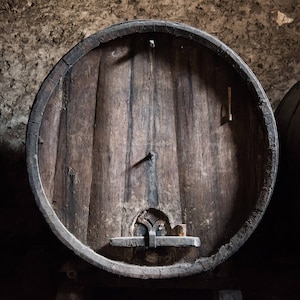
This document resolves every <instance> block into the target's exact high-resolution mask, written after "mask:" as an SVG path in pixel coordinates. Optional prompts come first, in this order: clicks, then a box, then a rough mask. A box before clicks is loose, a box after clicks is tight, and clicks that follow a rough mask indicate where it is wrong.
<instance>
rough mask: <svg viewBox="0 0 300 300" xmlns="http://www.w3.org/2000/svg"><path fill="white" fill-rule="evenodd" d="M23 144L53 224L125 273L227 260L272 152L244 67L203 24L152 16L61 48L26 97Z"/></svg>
mask: <svg viewBox="0 0 300 300" xmlns="http://www.w3.org/2000/svg"><path fill="white" fill-rule="evenodd" d="M26 146H27V163H28V173H29V179H30V183H31V187H32V190H33V193H34V196H35V198H36V201H37V203H38V205H39V207H40V209H41V211H42V213H43V214H44V216H45V219H46V220H47V221H48V223H49V224H50V226H51V228H52V230H53V231H54V233H55V234H56V235H57V236H58V237H59V238H60V239H61V240H62V242H63V243H65V244H66V245H67V246H68V247H70V248H71V249H72V250H74V252H75V253H77V254H78V255H79V256H80V257H82V258H83V259H85V260H86V261H88V262H90V263H92V264H93V265H96V266H98V267H100V268H102V269H105V270H107V271H110V272H113V273H116V274H120V275H124V276H129V277H137V278H167V277H175V276H185V275H190V274H195V273H200V272H202V271H205V270H210V269H212V268H214V267H215V266H216V265H218V264H220V263H221V262H223V261H224V260H226V259H227V258H228V257H230V256H231V255H232V254H233V253H234V252H235V251H237V250H238V249H239V247H240V246H241V245H242V244H243V243H244V242H245V241H246V240H247V239H248V237H249V236H250V235H251V233H252V232H253V231H254V229H255V228H256V226H257V224H258V223H259V221H260V219H261V218H262V216H263V213H264V211H265V209H266V207H267V204H268V202H269V199H270V197H271V194H272V191H273V186H274V182H275V178H276V172H277V162H278V149H277V146H278V142H277V131H276V125H275V121H274V116H273V113H272V110H271V107H270V104H269V102H268V99H267V97H266V95H265V93H264V91H263V89H262V87H261V85H260V83H259V82H258V80H257V79H256V77H255V76H254V74H253V73H252V72H251V70H250V69H249V68H248V67H247V65H246V64H245V63H244V62H243V61H242V60H241V59H240V58H239V57H238V56H237V55H236V54H235V53H234V52H233V51H232V50H231V49H229V48H228V47H227V46H226V45H224V44H223V43H222V42H220V41H219V40H217V39H215V38H214V37H212V36H211V35H208V34H207V33H205V32H202V31H200V30H197V29H195V28H192V27H189V26H186V25H182V24H177V23H171V22H164V21H153V20H148V21H144V20H143V21H140V20H138V21H132V22H127V23H122V24H118V25H115V26H112V27H110V28H108V29H105V30H103V31H100V32H98V33H96V34H94V35H92V36H90V37H89V38H87V39H85V40H84V41H83V42H81V43H79V44H78V45H77V46H76V47H74V48H73V49H72V50H71V51H70V52H69V53H67V54H66V55H65V56H64V57H63V58H62V59H61V60H60V61H59V62H58V64H57V65H56V66H55V67H54V69H53V70H52V72H51V73H50V74H49V76H48V77H47V78H46V79H45V81H44V83H43V84H42V86H41V88H40V91H39V93H38V95H37V97H36V100H35V103H34V106H33V108H32V111H31V115H30V120H29V124H28V131H27V145H26Z"/></svg>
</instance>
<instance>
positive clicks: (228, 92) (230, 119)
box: [227, 86, 233, 122]
mask: <svg viewBox="0 0 300 300" xmlns="http://www.w3.org/2000/svg"><path fill="white" fill-rule="evenodd" d="M227 96H228V97H227V99H228V122H232V119H233V118H232V110H231V87H230V86H229V87H228V89H227Z"/></svg>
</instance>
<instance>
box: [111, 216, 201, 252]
mask: <svg viewBox="0 0 300 300" xmlns="http://www.w3.org/2000/svg"><path fill="white" fill-rule="evenodd" d="M137 223H139V224H142V225H144V226H145V228H146V229H147V234H146V235H145V236H133V237H116V238H111V239H110V245H112V246H115V247H146V248H156V247H200V244H201V243H200V239H199V238H198V237H193V236H185V235H182V234H184V233H185V228H184V227H185V224H182V225H178V226H176V227H177V229H178V228H179V229H180V230H177V233H179V234H180V235H179V236H175V235H164V226H165V221H164V220H161V219H158V220H155V221H154V222H153V223H151V221H150V220H148V219H146V218H145V214H142V215H140V216H139V217H138V218H137Z"/></svg>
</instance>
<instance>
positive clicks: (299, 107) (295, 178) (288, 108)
mask: <svg viewBox="0 0 300 300" xmlns="http://www.w3.org/2000/svg"><path fill="white" fill-rule="evenodd" d="M275 117H276V122H277V125H278V126H277V127H278V133H279V141H280V153H281V156H280V157H281V161H282V163H281V166H280V169H282V172H284V177H285V178H287V177H288V181H289V182H290V188H293V187H294V189H295V191H298V192H297V194H298V195H297V197H299V195H300V189H299V180H300V155H299V153H300V81H298V82H297V83H295V84H294V85H293V86H292V87H291V89H290V90H289V91H288V93H287V94H286V95H285V96H284V98H283V99H282V101H281V102H280V104H279V106H278V108H277V109H276V112H275ZM295 191H294V192H295Z"/></svg>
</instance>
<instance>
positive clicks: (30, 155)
mask: <svg viewBox="0 0 300 300" xmlns="http://www.w3.org/2000/svg"><path fill="white" fill-rule="evenodd" d="M146 32H164V33H168V34H172V35H175V36H180V37H184V38H188V39H191V40H193V41H195V42H196V43H199V44H201V45H203V46H206V47H208V48H209V49H211V50H212V51H214V52H215V53H217V54H218V55H220V56H222V57H223V58H224V59H225V60H226V61H227V62H229V63H231V64H232V66H233V68H235V69H236V70H237V72H238V73H239V74H240V75H241V76H242V78H243V79H244V80H245V81H246V82H247V83H248V85H249V87H250V88H251V89H252V90H253V92H254V94H255V95H256V96H257V99H258V106H259V109H260V111H261V112H262V118H263V121H264V123H265V127H266V133H267V138H268V143H269V145H268V152H269V153H268V154H269V156H268V161H267V167H266V174H265V176H264V179H265V182H264V185H263V189H262V191H261V193H260V197H259V199H258V202H257V205H256V209H255V210H254V211H253V213H252V214H251V216H250V218H249V219H248V221H247V222H246V223H245V224H244V225H243V226H242V228H241V229H240V230H239V231H238V232H237V233H236V234H235V235H234V236H233V237H232V238H231V240H230V241H229V242H228V243H227V244H225V245H223V246H222V247H221V248H220V249H219V250H218V252H217V253H216V254H214V255H212V256H211V257H206V258H201V259H198V260H197V261H195V262H193V263H179V264H175V265H171V266H163V267H161V266H159V267H146V266H134V265H130V264H127V263H122V262H117V261H112V260H110V259H107V258H105V257H104V256H101V255H99V254H97V253H95V252H94V251H93V250H91V249H90V248H88V247H87V246H85V245H83V244H82V243H81V242H80V241H79V240H78V239H76V238H75V237H74V236H73V235H72V234H71V233H70V232H69V231H68V230H67V229H66V228H65V227H64V225H63V224H62V223H61V221H60V220H59V219H58V217H57V215H56V214H55V213H54V211H53V209H52V207H51V206H50V204H49V202H48V201H47V198H46V196H45V193H44V190H43V187H42V183H41V178H40V175H39V163H38V143H39V130H40V125H41V121H42V117H43V112H44V110H45V107H46V105H47V102H48V100H49V98H50V96H51V94H52V92H53V90H54V88H55V87H56V85H57V84H58V82H59V80H60V78H61V77H62V76H63V75H64V74H65V73H66V72H67V71H68V69H69V68H70V67H72V65H74V64H75V63H76V62H77V61H78V60H79V59H80V58H82V57H83V56H84V55H85V54H86V53H88V52H89V51H91V50H92V49H94V48H95V47H98V46H100V45H101V44H103V43H106V42H109V41H111V40H114V39H117V38H119V37H122V36H124V35H130V34H132V33H146ZM26 159H27V170H28V175H29V182H30V185H31V188H32V191H33V194H34V197H35V199H36V202H37V204H38V206H39V208H40V210H41V212H42V214H43V216H44V218H45V219H46V221H47V222H48V224H49V225H50V227H51V229H52V231H53V232H54V233H55V234H56V236H57V237H58V238H59V239H60V240H61V241H62V242H63V243H64V244H65V245H66V246H68V247H69V248H70V249H72V250H73V251H74V252H75V253H76V254H77V255H78V256H80V257H81V258H83V259H84V260H86V261H88V262H90V263H91V264H93V265H95V266H97V267H99V268H101V269H104V270H106V271H109V272H113V273H115V274H118V275H122V276H129V277H134V278H144V279H146V278H153V279H154V278H171V277H181V276H188V275H192V274H197V273H200V272H202V271H205V270H209V269H212V268H214V267H215V266H217V265H218V264H220V263H221V262H223V261H225V260H226V259H227V258H229V257H230V256H231V255H232V254H233V253H234V252H236V251H237V250H238V249H239V248H240V247H241V246H242V245H243V244H244V243H245V241H246V240H247V239H248V238H249V237H250V235H251V233H252V232H253V231H254V230H255V228H256V227H257V225H258V223H259V221H260V220H261V218H262V216H263V213H264V211H265V209H266V208H267V205H268V203H269V201H270V198H271V195H272V192H273V189H274V185H275V179H276V175H277V168H278V136H277V128H276V122H275V118H274V115H273V112H272V109H271V105H270V103H269V101H268V99H267V96H266V94H265V92H264V90H263V88H262V86H261V84H260V83H259V81H258V79H257V78H256V76H255V75H254V73H253V72H252V71H251V70H250V68H249V67H248V66H247V65H246V64H245V62H244V61H243V60H242V59H241V58H240V57H239V56H238V55H237V54H236V53H235V52H234V51H233V50H231V49H230V48H229V47H227V46H226V45H225V44H224V43H222V42H221V41H219V40H218V39H217V38H215V37H213V36H211V35H209V34H207V33H205V32H203V31H201V30H198V29H195V28H193V27H190V26H187V25H184V24H180V23H173V22H169V21H154V20H136V21H129V22H126V23H120V24H117V25H113V26H111V27H109V28H107V29H104V30H102V31H100V32H98V33H96V34H94V35H92V36H90V37H88V38H87V39H85V40H83V41H82V42H81V43H79V44H78V45H77V46H75V47H74V48H73V49H71V50H70V51H69V52H68V53H67V54H66V55H65V56H64V57H63V58H62V59H61V60H60V61H59V62H58V63H57V65H56V66H55V67H54V68H53V70H52V71H51V72H50V74H49V75H48V77H47V78H46V79H45V81H44V83H43V84H42V86H41V88H40V90H39V92H38V94H37V97H36V99H35V102H34V105H33V108H32V111H31V114H30V117H29V122H28V127H27V136H26Z"/></svg>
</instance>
